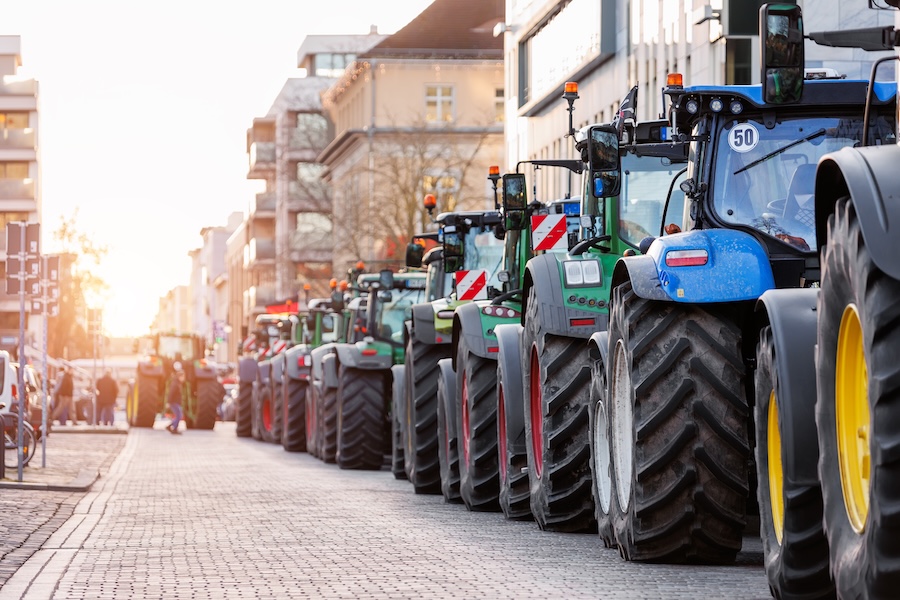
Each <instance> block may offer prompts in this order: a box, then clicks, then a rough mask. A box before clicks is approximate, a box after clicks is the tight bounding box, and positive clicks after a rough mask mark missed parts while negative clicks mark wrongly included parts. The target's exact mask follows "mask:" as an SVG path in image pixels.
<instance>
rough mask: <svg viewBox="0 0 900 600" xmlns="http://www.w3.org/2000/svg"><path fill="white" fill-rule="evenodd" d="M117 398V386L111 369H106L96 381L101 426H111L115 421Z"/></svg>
mask: <svg viewBox="0 0 900 600" xmlns="http://www.w3.org/2000/svg"><path fill="white" fill-rule="evenodd" d="M118 396H119V384H118V383H116V380H115V379H114V378H113V376H112V369H106V371H104V373H103V377H101V378H100V379H98V380H97V408H99V409H100V424H101V425H112V424H113V421H115V412H116V398H117V397H118Z"/></svg>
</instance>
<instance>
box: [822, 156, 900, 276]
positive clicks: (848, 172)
mask: <svg viewBox="0 0 900 600" xmlns="http://www.w3.org/2000/svg"><path fill="white" fill-rule="evenodd" d="M897 165H900V147H898V146H873V147H869V148H844V149H842V150H839V151H837V152H832V153H831V154H826V155H825V156H823V157H822V158H821V159H820V160H819V168H818V169H817V171H816V196H815V197H816V237H817V239H818V240H819V248H820V249H821V248H822V247H823V246H824V245H825V244H823V243H822V240H825V239H826V234H827V226H828V217H829V216H830V215H831V214H832V213H833V212H834V204H835V202H837V200H838V199H840V198H841V197H843V196H847V195H849V196H850V197H851V198H852V199H853V206H854V208H855V209H856V214H857V215H858V217H859V226H860V229H861V230H862V235H863V239H864V240H865V241H866V248H867V249H868V251H869V254H870V255H871V256H872V262H874V263H875V266H876V267H878V268H879V269H881V270H882V271H884V273H885V274H887V275H888V276H890V277H892V278H893V279H900V261H898V260H896V258H895V256H896V255H895V254H894V252H896V249H895V248H894V244H896V240H897V237H898V235H900V202H898V197H897V190H900V169H898V167H897Z"/></svg>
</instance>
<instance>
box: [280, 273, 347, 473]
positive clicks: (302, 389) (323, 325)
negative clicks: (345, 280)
mask: <svg viewBox="0 0 900 600" xmlns="http://www.w3.org/2000/svg"><path fill="white" fill-rule="evenodd" d="M332 283H333V285H332V289H334V290H335V291H334V292H332V297H331V298H315V299H312V300H310V301H309V302H308V303H307V312H306V313H305V314H304V315H303V316H302V318H300V319H299V320H298V322H297V323H295V324H294V328H295V330H294V331H295V333H294V335H293V336H292V338H294V339H296V340H299V342H298V343H296V344H294V345H293V346H290V347H289V348H288V349H287V350H285V352H284V353H283V354H282V355H281V360H280V361H279V363H280V365H281V367H280V368H281V371H282V373H283V375H282V377H283V382H284V383H283V387H282V400H281V406H282V415H283V416H282V421H281V424H282V432H281V445H282V447H283V448H284V449H285V450H287V451H288V452H306V451H309V452H310V454H313V455H316V449H315V444H310V443H309V441H310V440H315V439H316V428H317V421H316V413H315V410H314V409H313V408H312V407H311V406H310V404H311V402H312V399H311V398H310V395H309V394H310V392H309V382H310V375H311V372H312V350H313V349H315V348H318V347H319V346H321V345H323V344H328V343H331V342H335V341H338V339H339V338H338V335H339V334H340V330H341V327H340V323H341V312H340V311H341V309H342V308H343V293H342V292H340V291H337V290H336V288H337V282H336V281H334V280H332Z"/></svg>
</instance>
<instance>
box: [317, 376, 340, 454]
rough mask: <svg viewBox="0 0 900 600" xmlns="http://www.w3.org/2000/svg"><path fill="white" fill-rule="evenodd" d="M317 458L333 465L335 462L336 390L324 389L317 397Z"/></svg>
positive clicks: (336, 429)
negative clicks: (319, 447)
mask: <svg viewBox="0 0 900 600" xmlns="http://www.w3.org/2000/svg"><path fill="white" fill-rule="evenodd" d="M318 409H319V436H320V441H321V449H320V451H319V458H320V459H322V460H323V461H325V462H326V463H329V464H333V463H334V462H335V461H336V460H337V438H338V433H337V431H338V388H330V387H325V388H324V393H323V394H322V396H321V397H319V407H318Z"/></svg>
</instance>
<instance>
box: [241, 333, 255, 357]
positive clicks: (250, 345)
mask: <svg viewBox="0 0 900 600" xmlns="http://www.w3.org/2000/svg"><path fill="white" fill-rule="evenodd" d="M255 349H256V338H255V337H254V336H252V335H250V336H247V338H246V339H244V353H247V352H252V351H253V350H255Z"/></svg>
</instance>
